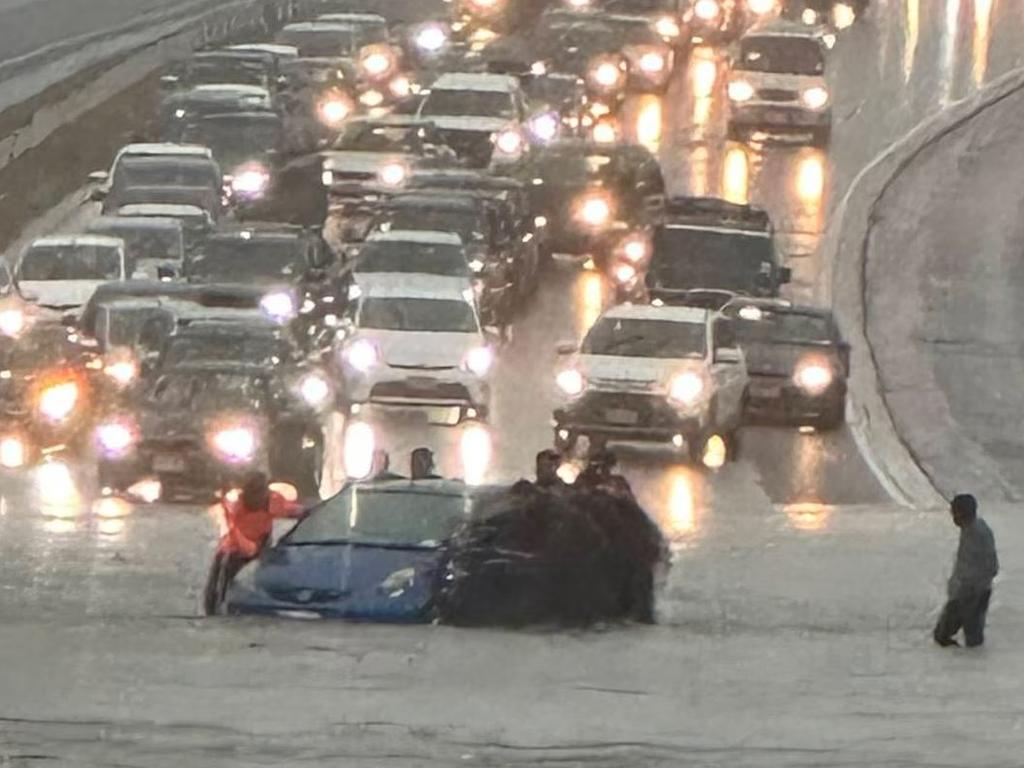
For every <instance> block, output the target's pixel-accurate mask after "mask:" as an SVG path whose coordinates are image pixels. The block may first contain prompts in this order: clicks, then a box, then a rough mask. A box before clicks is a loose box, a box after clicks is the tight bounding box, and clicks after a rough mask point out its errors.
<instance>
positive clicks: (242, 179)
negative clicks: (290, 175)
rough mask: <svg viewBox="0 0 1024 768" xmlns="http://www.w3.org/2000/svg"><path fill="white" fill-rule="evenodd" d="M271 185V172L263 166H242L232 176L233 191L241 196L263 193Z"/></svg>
mask: <svg viewBox="0 0 1024 768" xmlns="http://www.w3.org/2000/svg"><path fill="white" fill-rule="evenodd" d="M268 186H270V174H269V173H268V172H267V169H266V168H264V167H262V166H250V167H248V168H241V169H239V170H237V171H235V173H234V174H233V175H232V177H231V191H232V192H234V193H235V194H236V195H239V196H241V197H255V196H257V195H262V194H263V193H264V192H266V191H267V187H268Z"/></svg>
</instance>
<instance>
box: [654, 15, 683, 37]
mask: <svg viewBox="0 0 1024 768" xmlns="http://www.w3.org/2000/svg"><path fill="white" fill-rule="evenodd" d="M654 31H655V32H657V33H658V34H659V35H661V36H662V37H665V38H676V37H679V35H681V34H682V29H680V27H679V22H678V21H676V20H675V19H673V18H672V17H671V16H662V17H661V18H660V19H658V20H657V21H656V22H654Z"/></svg>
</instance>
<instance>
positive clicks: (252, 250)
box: [185, 237, 306, 283]
mask: <svg viewBox="0 0 1024 768" xmlns="http://www.w3.org/2000/svg"><path fill="white" fill-rule="evenodd" d="M305 253H306V243H305V241H304V240H302V239H301V238H298V237H280V238H259V239H253V240H243V239H241V238H237V239H236V238H224V239H217V238H212V239H210V240H207V241H206V242H205V243H204V244H203V246H202V250H201V251H200V252H199V253H198V254H196V256H195V257H193V258H191V259H189V260H188V261H187V262H186V267H185V276H186V277H188V278H189V279H190V280H193V281H197V282H231V283H240V282H247V281H253V280H257V281H259V280H277V281H281V280H284V281H286V282H287V281H291V280H292V279H294V278H297V277H299V276H300V275H301V274H302V273H303V271H304V269H305V264H306V261H305Z"/></svg>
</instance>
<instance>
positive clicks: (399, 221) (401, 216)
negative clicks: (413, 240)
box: [376, 206, 487, 243]
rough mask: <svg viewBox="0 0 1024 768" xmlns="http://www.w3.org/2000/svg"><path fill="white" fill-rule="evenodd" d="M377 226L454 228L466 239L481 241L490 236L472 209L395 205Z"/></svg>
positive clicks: (388, 228)
mask: <svg viewBox="0 0 1024 768" xmlns="http://www.w3.org/2000/svg"><path fill="white" fill-rule="evenodd" d="M376 229H377V230H378V231H381V232H389V231H392V230H411V231H413V232H421V231H428V232H453V233H455V234H456V235H458V236H459V238H460V239H461V240H462V242H464V243H479V242H483V241H484V240H486V239H487V236H486V234H485V225H484V222H483V220H482V219H481V217H480V216H479V215H477V213H476V212H475V211H473V210H470V209H461V210H460V209H454V208H419V207H411V206H410V207H408V208H405V207H403V208H393V209H392V210H390V211H388V212H387V214H385V216H384V217H383V218H382V219H381V221H380V222H379V223H378V224H377V226H376Z"/></svg>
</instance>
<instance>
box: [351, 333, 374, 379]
mask: <svg viewBox="0 0 1024 768" xmlns="http://www.w3.org/2000/svg"><path fill="white" fill-rule="evenodd" d="M345 359H346V360H347V361H348V364H349V365H351V366H352V367H353V368H355V369H356V370H357V371H360V372H362V373H366V372H367V371H368V370H370V369H371V368H373V366H375V365H376V364H377V363H378V362H380V353H379V352H378V351H377V346H376V345H375V344H374V343H373V342H372V341H369V340H367V339H357V340H356V341H354V342H352V344H351V345H350V346H349V347H348V348H347V349H346V350H345Z"/></svg>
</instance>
